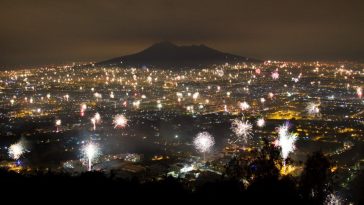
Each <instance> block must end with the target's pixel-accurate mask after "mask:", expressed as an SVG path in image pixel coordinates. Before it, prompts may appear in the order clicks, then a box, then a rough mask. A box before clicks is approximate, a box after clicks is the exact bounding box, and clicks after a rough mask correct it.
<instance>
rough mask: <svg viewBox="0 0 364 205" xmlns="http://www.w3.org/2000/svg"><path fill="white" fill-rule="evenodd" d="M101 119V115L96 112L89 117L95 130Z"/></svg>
mask: <svg viewBox="0 0 364 205" xmlns="http://www.w3.org/2000/svg"><path fill="white" fill-rule="evenodd" d="M100 121H101V115H100V114H99V113H98V112H97V113H96V114H95V116H94V117H93V118H91V123H92V124H93V126H94V130H96V124H99V123H100Z"/></svg>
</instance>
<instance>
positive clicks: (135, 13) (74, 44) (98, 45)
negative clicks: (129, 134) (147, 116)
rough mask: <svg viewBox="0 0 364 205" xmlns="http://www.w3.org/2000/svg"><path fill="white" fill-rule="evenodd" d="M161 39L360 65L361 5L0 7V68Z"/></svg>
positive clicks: (354, 0) (256, 0) (313, 1)
mask: <svg viewBox="0 0 364 205" xmlns="http://www.w3.org/2000/svg"><path fill="white" fill-rule="evenodd" d="M161 40H169V41H172V42H175V43H177V44H202V43H203V44H206V45H208V46H211V47H213V48H216V49H219V50H222V51H226V52H231V53H234V54H239V55H243V56H249V57H256V58H261V59H282V60H283V59H285V60H318V59H322V60H335V59H348V60H360V61H363V60H364V1H363V0H249V1H247V0H221V1H214V0H209V1H198V0H183V1H178V0H174V1H172V0H143V1H140V0H87V1H86V0H85V1H81V0H58V1H53V0H0V65H2V66H6V67H9V66H17V65H35V64H47V63H64V62H72V61H86V60H92V61H98V60H104V59H108V58H112V57H117V56H121V55H124V54H130V53H133V52H137V51H139V50H141V49H143V48H145V47H147V46H149V45H150V44H153V43H155V42H159V41H161Z"/></svg>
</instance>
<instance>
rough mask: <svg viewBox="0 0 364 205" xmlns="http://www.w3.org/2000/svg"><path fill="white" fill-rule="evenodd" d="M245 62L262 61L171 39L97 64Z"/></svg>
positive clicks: (193, 64) (162, 65) (154, 64)
mask: <svg viewBox="0 0 364 205" xmlns="http://www.w3.org/2000/svg"><path fill="white" fill-rule="evenodd" d="M243 62H262V61H261V60H258V59H254V58H247V57H242V56H238V55H234V54H230V53H225V52H221V51H218V50H216V49H213V48H210V47H208V46H206V45H204V44H200V45H188V46H186V45H183V46H178V45H176V44H173V43H171V42H169V41H162V42H159V43H156V44H153V45H152V46H150V47H148V48H146V49H144V50H142V51H140V52H138V53H135V54H131V55H125V56H121V57H116V58H112V59H109V60H105V61H101V62H98V63H96V65H98V66H133V67H144V66H147V67H175V68H178V67H179V68H181V67H199V66H206V65H213V64H224V63H231V64H236V63H243Z"/></svg>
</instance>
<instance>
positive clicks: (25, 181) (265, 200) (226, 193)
mask: <svg viewBox="0 0 364 205" xmlns="http://www.w3.org/2000/svg"><path fill="white" fill-rule="evenodd" d="M278 158H279V151H278V152H277V150H276V149H275V148H273V147H266V148H265V150H263V151H262V154H261V156H260V157H258V158H256V159H255V160H253V161H251V162H249V163H247V162H246V161H244V160H243V159H242V158H239V157H234V158H232V159H231V161H230V162H229V163H228V164H227V165H226V171H225V172H224V174H223V175H222V176H221V177H220V178H216V179H214V180H212V181H211V180H209V181H208V182H206V181H205V182H203V181H199V179H197V180H196V181H195V182H191V181H187V180H185V179H182V178H173V177H167V176H162V177H160V178H158V179H157V178H155V179H150V180H148V181H140V180H139V179H137V178H132V179H122V178H118V177H116V175H115V174H114V173H113V172H111V173H109V174H105V173H103V172H96V171H94V172H85V173H82V174H80V175H75V176H74V175H70V174H67V173H59V172H57V173H55V172H52V171H49V172H34V173H31V174H29V173H20V174H19V173H15V172H11V171H8V170H5V169H0V184H1V187H2V190H1V193H2V194H3V196H7V197H15V196H23V197H24V198H23V199H29V198H27V197H33V199H34V197H36V199H37V200H38V201H39V200H42V201H43V200H45V199H46V198H43V197H44V196H47V197H48V198H47V200H48V199H49V198H51V199H52V200H55V199H59V200H64V201H68V200H71V199H72V200H75V199H79V200H83V201H84V202H85V201H94V200H101V201H103V203H107V201H115V200H116V201H119V200H123V201H124V200H125V201H126V200H133V201H134V202H135V201H143V200H147V201H148V203H152V202H159V203H167V202H168V203H174V202H186V201H191V202H196V200H201V201H203V202H210V201H215V200H221V201H224V202H227V201H229V202H235V203H237V204H327V197H328V196H329V195H330V194H332V193H333V192H332V190H333V187H334V182H333V181H334V176H333V175H332V173H331V172H330V166H331V163H330V161H329V159H328V158H326V157H325V156H324V155H323V154H322V153H321V152H317V153H314V154H312V155H310V156H309V157H308V159H307V161H306V163H305V166H304V171H303V173H302V175H301V176H299V177H293V176H290V175H288V176H281V175H280V174H279V170H278V168H277V166H276V163H277V159H278ZM363 182H364V172H362V173H361V174H359V176H358V177H357V179H356V180H355V183H352V184H350V186H349V188H348V191H347V192H349V193H348V196H349V197H350V198H349V200H350V201H352V202H355V204H362V203H363V202H364V201H363V198H364V197H363V195H362V193H363V190H364V189H363V184H364V183H363ZM312 193H314V194H312ZM47 200H46V201H47ZM171 200H172V201H171ZM49 202H50V201H49Z"/></svg>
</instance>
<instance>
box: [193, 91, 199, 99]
mask: <svg viewBox="0 0 364 205" xmlns="http://www.w3.org/2000/svg"><path fill="white" fill-rule="evenodd" d="M198 96H200V93H199V92H195V93H193V95H192V98H193V99H194V100H197V98H198Z"/></svg>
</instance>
